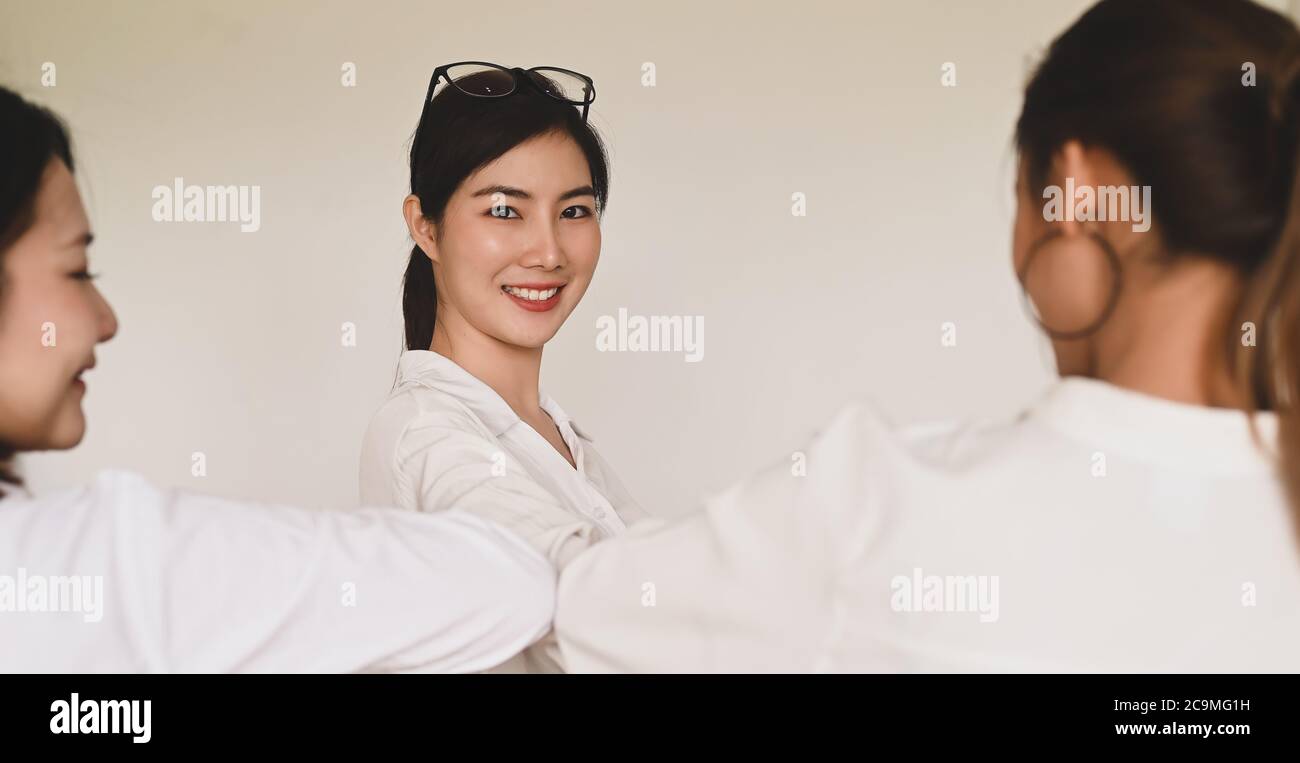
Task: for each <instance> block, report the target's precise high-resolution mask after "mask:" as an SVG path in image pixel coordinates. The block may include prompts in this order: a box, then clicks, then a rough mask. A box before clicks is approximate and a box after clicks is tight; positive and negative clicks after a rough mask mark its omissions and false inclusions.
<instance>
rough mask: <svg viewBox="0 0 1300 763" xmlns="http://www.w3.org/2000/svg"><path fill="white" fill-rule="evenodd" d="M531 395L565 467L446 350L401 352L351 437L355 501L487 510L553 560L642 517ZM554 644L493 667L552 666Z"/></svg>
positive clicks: (554, 408)
mask: <svg viewBox="0 0 1300 763" xmlns="http://www.w3.org/2000/svg"><path fill="white" fill-rule="evenodd" d="M540 402H541V407H542V409H543V410H545V411H546V413H547V414H548V415H549V416H550V418H551V420H552V421H554V422H555V425H556V427H557V428H558V429H559V432H560V435H561V436H562V437H563V438H564V442H565V444H567V445H568V447H569V451H570V453H571V454H572V455H573V459H574V461H575V462H576V464H577V468H576V469H575V468H574V466H573V465H571V464H570V463H569V462H568V460H567V459H565V458H564V456H562V455H560V453H559V452H558V451H556V449H555V448H554V447H553V446H552V445H551V444H550V443H549V442H548V441H547V440H546V438H544V437H543V436H542V435H541V434H540V433H538V432H537V431H536V430H535V429H533V428H532V427H531V426H529V424H528V423H527V422H525V421H523V420H522V419H520V418H519V416H518V415H516V414H515V412H514V411H513V410H512V409H511V408H510V406H509V405H508V404H507V403H506V402H505V400H503V399H502V398H501V396H500V395H498V394H497V393H496V392H495V391H493V389H492V388H491V387H489V386H488V385H487V384H485V383H484V382H482V381H480V380H479V379H478V378H477V377H475V376H473V375H472V374H470V373H469V372H468V371H466V370H465V369H463V368H461V367H460V366H458V365H456V363H455V362H453V361H452V360H450V359H449V358H446V357H444V356H442V355H439V354H438V353H435V352H431V351H428V350H408V351H406V352H404V353H403V354H402V357H401V359H400V361H399V363H398V375H397V383H396V386H395V387H394V389H393V392H392V394H391V395H390V396H389V398H388V400H387V401H386V402H385V403H384V404H383V405H382V406H381V407H380V409H379V410H378V411H377V412H376V413H375V415H374V417H373V418H372V419H371V421H370V426H369V427H368V429H367V431H366V435H365V440H364V442H363V444H362V449H361V474H360V483H361V500H362V502H363V503H381V504H386V505H394V506H399V507H402V508H406V509H414V510H418V511H426V512H436V511H443V510H446V509H451V508H455V509H459V510H461V511H465V512H468V513H470V514H474V515H476V516H480V517H483V518H485V519H490V520H492V521H494V522H496V523H498V524H500V525H502V526H504V527H506V528H507V529H509V530H511V531H512V532H514V533H515V534H517V535H519V536H520V537H522V538H523V539H525V540H526V541H528V542H529V543H530V544H532V546H533V548H535V549H537V550H538V551H540V552H541V553H542V554H544V555H545V556H546V557H547V559H549V560H550V561H551V562H552V563H554V564H555V565H556V566H557V567H563V566H564V565H565V564H568V563H569V562H570V561H571V560H572V559H573V558H574V557H576V556H577V555H578V554H579V553H581V552H582V551H583V550H585V549H587V548H589V547H590V546H591V545H593V544H595V543H596V542H598V541H601V540H603V539H606V538H610V537H613V536H615V535H618V534H620V533H622V532H623V531H624V530H625V529H626V528H627V526H628V525H630V524H632V523H633V522H635V521H637V520H640V519H643V518H644V517H645V516H646V515H645V512H644V511H643V510H642V509H641V508H640V507H639V506H638V505H637V504H636V502H635V501H634V500H632V497H631V496H630V495H628V493H627V490H626V489H625V488H624V487H623V485H622V483H621V482H619V480H618V478H617V477H616V476H615V474H614V471H613V469H611V468H610V466H609V464H607V463H606V462H605V460H604V459H602V458H601V457H600V454H599V453H597V452H596V449H595V447H594V446H593V445H592V439H591V437H590V436H588V435H587V433H586V432H584V431H583V430H582V429H580V428H579V427H578V425H577V423H576V422H574V421H573V419H572V418H570V417H569V416H568V415H567V414H565V412H564V411H563V410H562V409H561V408H560V406H559V405H557V404H556V403H555V401H554V400H552V399H551V398H550V397H548V396H547V395H546V394H544V393H543V394H542V395H541V400H540ZM548 655H549V656H548ZM554 656H555V655H554V650H553V642H548V643H544V644H541V645H539V647H538V648H536V649H533V650H529V654H528V655H525V656H524V659H522V660H516V661H514V662H512V663H511V664H510V665H506V666H503V667H502V670H507V671H513V670H518V669H527V670H553V669H556V668H557V665H556V664H555V660H554Z"/></svg>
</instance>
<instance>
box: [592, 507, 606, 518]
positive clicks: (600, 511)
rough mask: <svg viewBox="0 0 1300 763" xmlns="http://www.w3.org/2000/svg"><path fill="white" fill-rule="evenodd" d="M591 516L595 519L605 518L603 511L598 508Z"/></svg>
mask: <svg viewBox="0 0 1300 763" xmlns="http://www.w3.org/2000/svg"><path fill="white" fill-rule="evenodd" d="M592 514H594V515H595V517H596V519H604V518H605V510H604V509H602V508H600V507H599V506H597V507H596V509H595V511H593V512H592Z"/></svg>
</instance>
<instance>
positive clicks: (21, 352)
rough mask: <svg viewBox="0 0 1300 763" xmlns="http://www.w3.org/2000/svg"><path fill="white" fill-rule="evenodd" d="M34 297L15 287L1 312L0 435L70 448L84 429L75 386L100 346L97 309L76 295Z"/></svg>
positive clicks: (11, 439) (8, 438)
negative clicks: (79, 371) (96, 334)
mask: <svg viewBox="0 0 1300 763" xmlns="http://www.w3.org/2000/svg"><path fill="white" fill-rule="evenodd" d="M56 291H57V290H56ZM31 294H32V292H30V291H20V290H19V289H18V288H14V289H13V291H11V293H10V295H9V298H8V299H6V300H4V301H3V302H4V306H3V308H0V327H3V328H2V329H0V410H3V411H4V414H3V417H4V422H3V424H2V425H0V427H2V429H0V432H2V434H0V437H3V439H5V440H8V441H10V442H15V443H25V444H28V445H29V446H31V447H69V446H70V445H72V444H75V438H77V437H79V436H80V434H79V433H80V427H81V409H80V402H79V399H74V390H73V388H72V386H71V384H72V380H73V376H74V375H75V374H76V372H77V369H79V368H80V367H81V365H82V364H83V363H84V362H86V361H87V360H89V355H90V353H89V347H90V346H92V345H93V344H94V341H93V336H94V334H93V332H94V318H93V311H90V310H87V309H84V308H83V306H82V305H80V301H79V300H75V299H71V298H70V297H71V296H73V295H68V294H58V293H52V292H50V291H46V292H44V294H45V296H46V297H48V298H47V299H41V300H32V299H30V296H29V295H31ZM20 295H21V296H20ZM23 296H28V297H29V298H28V299H26V300H24V299H23ZM88 337H89V340H88ZM73 430H75V431H73ZM70 438H71V439H70Z"/></svg>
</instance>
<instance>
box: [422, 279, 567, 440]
mask: <svg viewBox="0 0 1300 763" xmlns="http://www.w3.org/2000/svg"><path fill="white" fill-rule="evenodd" d="M439 308H440V309H439V315H438V321H437V323H436V324H435V325H434V332H433V342H432V343H431V344H430V345H429V349H430V350H432V351H433V352H436V353H438V354H439V355H442V356H443V357H446V358H450V359H451V360H452V361H453V362H455V363H456V365H458V366H460V367H461V368H463V369H465V370H466V371H468V372H469V373H470V374H472V375H473V376H474V377H475V378H476V379H478V380H479V381H481V382H483V383H484V384H486V385H488V386H489V387H491V388H492V391H494V392H496V393H497V394H498V395H500V396H501V399H502V400H504V401H505V402H506V405H509V406H510V408H511V409H512V410H514V412H515V413H516V414H517V415H518V416H520V417H521V418H524V419H528V418H529V417H531V416H532V415H533V413H534V412H535V411H537V410H538V409H539V408H540V407H541V400H540V395H539V392H538V386H539V382H540V379H541V373H542V348H541V347H517V346H515V345H511V344H506V343H505V342H502V341H500V340H498V339H495V338H493V337H490V336H488V335H487V334H484V333H483V332H481V331H478V330H477V329H474V328H472V327H470V326H469V325H468V324H466V323H465V322H464V321H463V320H459V316H454V315H448V319H447V320H444V319H443V317H442V316H443V315H444V314H445V313H444V312H443V306H442V305H439ZM447 312H450V311H447Z"/></svg>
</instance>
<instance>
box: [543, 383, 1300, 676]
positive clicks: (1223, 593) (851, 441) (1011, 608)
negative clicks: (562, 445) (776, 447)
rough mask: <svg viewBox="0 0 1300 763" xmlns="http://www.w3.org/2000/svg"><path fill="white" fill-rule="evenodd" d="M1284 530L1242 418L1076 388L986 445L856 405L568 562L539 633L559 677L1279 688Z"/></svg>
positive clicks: (1298, 596)
mask: <svg viewBox="0 0 1300 763" xmlns="http://www.w3.org/2000/svg"><path fill="white" fill-rule="evenodd" d="M1256 421H1257V424H1258V427H1259V431H1260V435H1261V438H1262V440H1263V442H1264V443H1265V445H1266V447H1268V448H1270V449H1272V448H1274V447H1275V446H1276V439H1277V425H1278V422H1277V418H1276V416H1275V415H1274V414H1271V413H1264V414H1259V415H1258V416H1257V419H1256ZM799 456H802V457H803V460H802V461H800V459H799ZM801 464H802V466H801ZM1290 515H1291V509H1290V508H1289V506H1288V504H1287V502H1286V499H1285V496H1284V492H1283V489H1282V487H1281V484H1280V482H1279V480H1278V479H1277V477H1276V475H1275V471H1274V465H1273V463H1272V461H1271V460H1270V457H1269V456H1268V455H1266V454H1265V453H1264V452H1262V451H1261V450H1260V449H1259V448H1258V447H1257V446H1256V444H1255V443H1254V442H1253V441H1252V439H1251V434H1250V430H1249V421H1248V419H1247V417H1246V416H1245V415H1244V414H1242V413H1241V412H1238V411H1230V410H1224V409H1211V408H1205V407H1198V406H1191V405H1184V404H1179V403H1175V402H1171V401H1167V400H1163V399H1159V398H1155V397H1151V396H1147V395H1143V394H1139V393H1136V392H1133V391H1129V390H1125V389H1122V388H1119V387H1115V386H1111V385H1109V384H1106V383H1103V382H1100V381H1095V380H1089V379H1083V378H1074V377H1072V378H1067V379H1064V380H1062V381H1059V382H1058V383H1056V384H1055V385H1054V386H1053V387H1052V388H1051V389H1050V391H1049V392H1048V393H1047V394H1046V395H1045V396H1044V397H1043V398H1042V399H1041V400H1040V401H1039V403H1038V404H1037V405H1035V406H1033V407H1032V408H1031V409H1029V410H1028V411H1026V412H1025V413H1024V414H1022V415H1021V416H1019V417H1016V418H1015V419H1014V420H1010V421H1002V422H994V423H988V424H975V425H962V426H956V425H941V426H925V427H906V428H901V429H899V428H894V427H891V426H889V425H887V424H886V423H885V422H884V421H883V420H882V419H881V418H880V417H879V416H878V415H876V414H874V413H873V412H872V411H871V410H870V409H868V408H864V407H860V406H855V407H851V408H849V409H848V410H846V411H845V412H843V413H842V414H841V415H839V416H838V417H837V418H835V419H834V421H832V422H831V423H830V425H829V426H827V427H826V428H825V430H824V431H823V432H822V433H821V434H820V436H819V437H818V438H817V439H816V440H815V441H814V442H813V443H812V444H811V445H810V446H809V447H807V448H806V449H804V450H803V451H801V452H800V453H797V454H795V458H793V459H788V460H785V461H783V462H782V463H781V464H780V465H778V466H776V467H774V468H771V469H769V470H767V471H764V472H761V473H759V474H758V475H756V476H754V477H752V478H750V479H748V480H745V481H742V482H741V483H739V484H737V485H736V486H734V487H733V488H731V489H730V490H728V491H726V492H725V493H723V494H722V495H720V496H718V497H717V498H716V499H714V500H712V501H711V502H709V503H708V505H707V507H706V509H705V510H704V511H703V512H701V513H700V514H698V515H695V516H693V517H688V518H686V519H684V520H680V521H676V522H664V521H660V520H649V521H647V522H644V523H642V524H641V525H640V526H638V527H636V528H633V529H632V530H631V531H630V532H628V533H627V534H625V535H624V536H622V537H621V538H618V539H616V540H613V541H610V542H608V543H603V544H601V545H600V546H598V547H596V548H594V549H592V550H591V551H589V552H587V553H586V554H584V555H583V556H582V557H580V558H579V559H577V560H576V561H574V562H573V563H572V564H571V565H569V567H568V568H567V569H566V570H565V571H564V572H563V574H562V575H561V579H560V592H559V602H558V608H557V612H556V622H555V629H556V633H557V634H558V637H559V641H560V646H561V651H562V653H563V657H564V659H565V661H566V664H567V667H568V668H569V669H571V670H576V671H795V672H804V671H848V672H857V671H999V672H1001V671H1049V672H1058V671H1121V672H1127V671H1154V672H1158V671H1179V672H1219V671H1245V672H1251V671H1267V672H1296V671H1300V646H1298V645H1300V549H1298V547H1297V534H1296V532H1295V531H1294V530H1295V527H1294V524H1293V522H1292V519H1291V516H1290Z"/></svg>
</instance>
